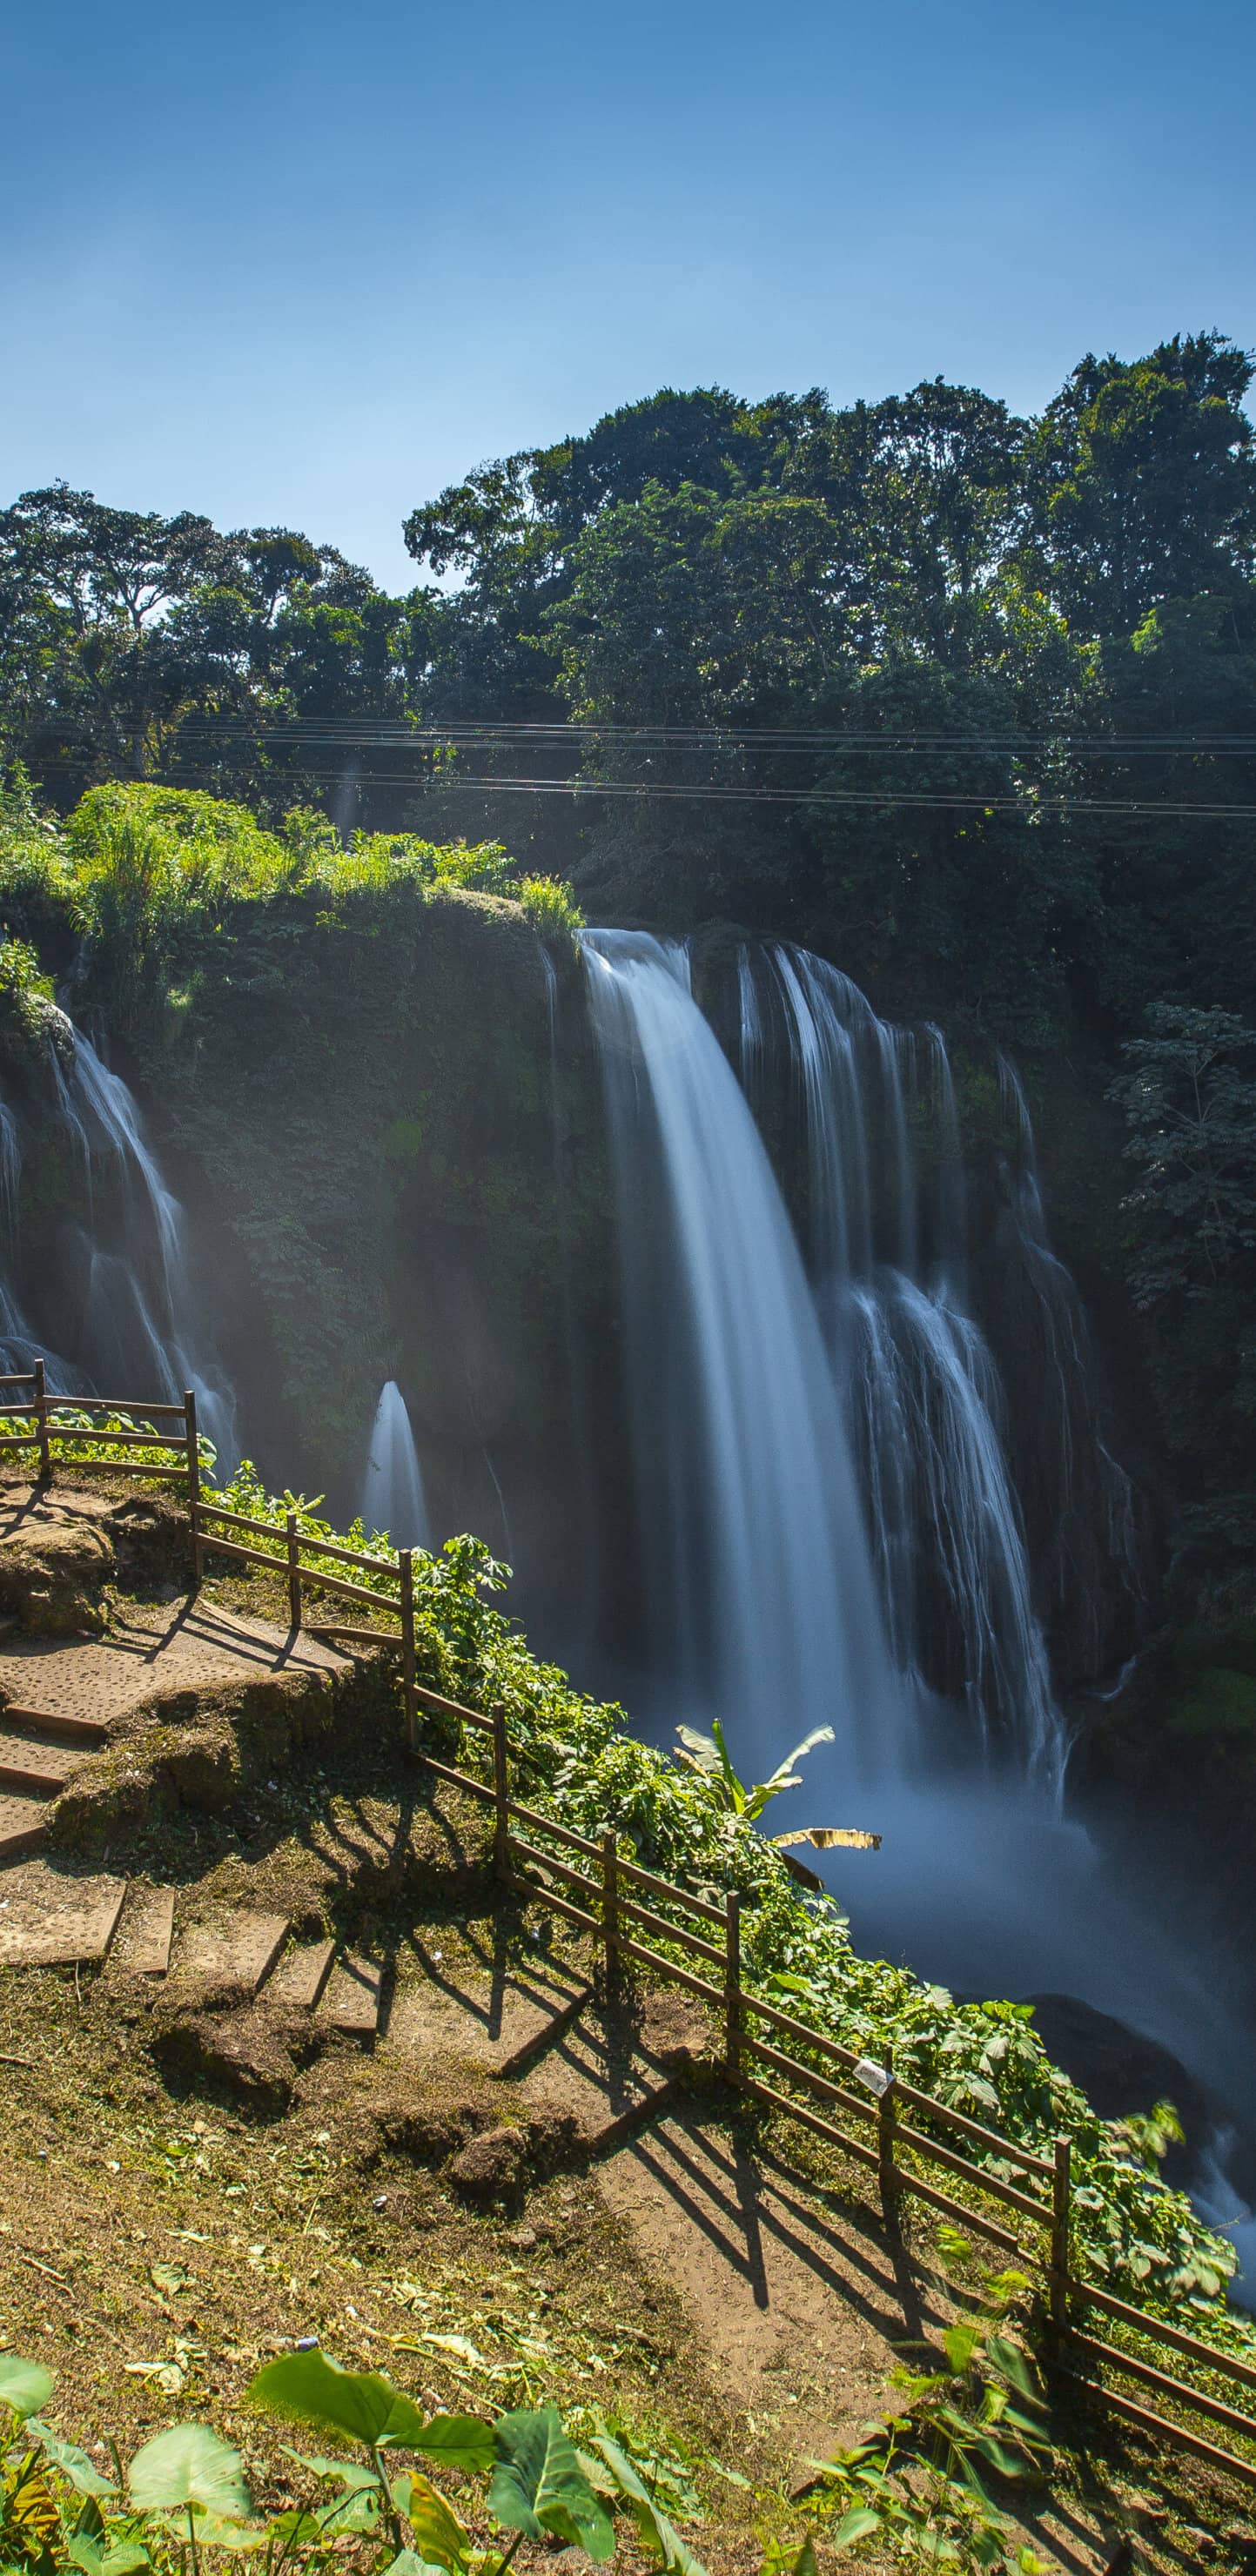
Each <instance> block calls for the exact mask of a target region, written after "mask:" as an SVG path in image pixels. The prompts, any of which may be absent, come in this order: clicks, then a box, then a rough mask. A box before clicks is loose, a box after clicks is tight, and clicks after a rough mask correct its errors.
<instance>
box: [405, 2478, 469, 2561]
mask: <svg viewBox="0 0 1256 2576" xmlns="http://www.w3.org/2000/svg"><path fill="white" fill-rule="evenodd" d="M406 2516H407V2519H408V2521H409V2523H410V2527H411V2529H412V2531H413V2533H414V2536H415V2539H416V2540H417V2542H418V2544H419V2548H420V2550H421V2551H422V2553H423V2557H424V2559H425V2560H426V2561H428V2563H429V2564H431V2563H434V2564H435V2565H436V2566H437V2567H446V2568H450V2569H455V2570H456V2569H459V2568H462V2567H465V2565H466V2562H467V2558H468V2555H469V2553H470V2546H471V2543H470V2536H469V2534H468V2533H467V2532H466V2531H465V2530H464V2528H463V2526H462V2524H461V2523H460V2522H459V2520H458V2516H457V2514H456V2513H455V2512H454V2511H453V2508H452V2506H450V2505H448V2504H447V2503H446V2502H445V2498H444V2496H443V2495H441V2494H440V2492H439V2490H438V2489H437V2488H436V2487H434V2486H433V2485H432V2483H431V2480H430V2479H429V2478H425V2477H421V2476H420V2475H419V2474H418V2472H417V2471H416V2472H415V2474H414V2475H413V2476H412V2478H411V2479H410V2499H409V2502H408V2504H407V2506H406Z"/></svg>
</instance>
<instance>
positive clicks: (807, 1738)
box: [676, 1717, 881, 1887]
mask: <svg viewBox="0 0 1256 2576" xmlns="http://www.w3.org/2000/svg"><path fill="white" fill-rule="evenodd" d="M833 1741H834V1737H833V1729H832V1727H831V1726H813V1727H812V1729H811V1733H810V1735H804V1737H803V1739H802V1742H801V1744H796V1745H795V1746H794V1749H793V1752H792V1753H787V1754H786V1756H785V1759H784V1761H783V1762H778V1763H777V1766H776V1769H775V1771H773V1773H772V1774H771V1777H770V1778H769V1779H767V1780H756V1781H754V1782H753V1783H750V1784H748V1783H747V1782H746V1781H744V1780H743V1779H742V1778H741V1777H740V1774H739V1773H738V1771H737V1770H736V1768H735V1765H734V1763H733V1758H732V1755H731V1754H730V1752H729V1749H728V1744H727V1742H726V1739H725V1735H724V1729H723V1727H722V1725H721V1724H720V1721H719V1719H718V1717H717V1718H714V1719H713V1720H712V1724H711V1732H710V1734H709V1735H703V1734H702V1733H701V1732H700V1731H699V1729H698V1728H697V1727H696V1726H678V1727H677V1729H676V1760H677V1761H678V1762H679V1763H680V1765H681V1767H682V1769H683V1770H686V1771H696V1772H698V1773H699V1774H700V1775H701V1777H702V1778H703V1779H705V1780H709V1781H710V1783H711V1785H712V1787H713V1788H714V1790H715V1793H716V1796H717V1797H718V1799H719V1802H720V1805H721V1806H722V1807H724V1808H726V1809H727V1812H728V1814H729V1815H730V1816H740V1817H741V1819H742V1821H743V1823H744V1824H747V1825H757V1824H758V1821H759V1818H760V1816H761V1815H762V1813H763V1810H764V1808H765V1807H766V1806H768V1805H769V1804H770V1802H771V1800H772V1799H773V1798H779V1797H781V1796H782V1795H783V1794H784V1792H785V1790H786V1789H800V1788H801V1787H802V1773H801V1772H800V1771H799V1770H798V1769H797V1767H796V1766H797V1764H798V1763H800V1762H802V1761H804V1760H805V1758H806V1756H807V1754H808V1753H810V1752H811V1751H812V1750H813V1748H814V1746H816V1745H817V1744H832V1742H833ZM765 1839H766V1840H767V1841H768V1842H770V1843H771V1845H772V1847H773V1850H774V1851H779V1852H780V1853H781V1855H782V1857H783V1859H784V1862H785V1866H786V1868H787V1870H788V1871H789V1872H790V1875H791V1877H793V1878H796V1879H797V1880H798V1881H799V1883H800V1885H802V1886H803V1887H822V1886H823V1884H824V1881H823V1880H822V1879H820V1878H817V1876H816V1873H815V1871H814V1870H813V1869H808V1867H807V1865H806V1863H805V1861H801V1860H796V1859H795V1857H794V1850H795V1847H796V1846H797V1844H799V1843H809V1844H810V1845H811V1848H812V1850H813V1851H833V1850H835V1849H836V1848H837V1847H838V1846H839V1845H840V1846H841V1847H842V1848H843V1849H845V1850H848V1851H879V1850H880V1848H881V1837H880V1835H879V1834H868V1833H863V1832H861V1831H859V1830H858V1829H857V1828H856V1827H854V1826H851V1825H802V1826H799V1827H797V1828H796V1830H795V1831H794V1832H793V1833H790V1834H768V1835H767V1836H766V1837H765Z"/></svg>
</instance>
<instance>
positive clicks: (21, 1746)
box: [0, 1726, 83, 1798]
mask: <svg viewBox="0 0 1256 2576" xmlns="http://www.w3.org/2000/svg"><path fill="white" fill-rule="evenodd" d="M82 1759H83V1753H82V1748H81V1747H80V1746H78V1745H69V1744H40V1743H37V1741H36V1739H35V1737H34V1736H33V1735H19V1734H16V1733H15V1732H14V1731H13V1729H12V1728H10V1727H7V1726H6V1727H0V1789H33V1790H34V1792H35V1794H36V1796H37V1797H43V1798H55V1797H57V1796H59V1794H60V1792H61V1790H62V1789H63V1788H64V1787H65V1784H66V1781H67V1780H68V1779H69V1777H70V1775H71V1773H72V1772H74V1771H77V1769H78V1767H79V1765H80V1763H81V1762H82Z"/></svg>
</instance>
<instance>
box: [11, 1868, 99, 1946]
mask: <svg viewBox="0 0 1256 2576" xmlns="http://www.w3.org/2000/svg"><path fill="white" fill-rule="evenodd" d="M125 1895H126V1880H125V1879H124V1878H62V1877H60V1876H59V1875H58V1873H57V1872H56V1871H55V1870H51V1869H48V1868H46V1867H44V1866H41V1865H39V1864H36V1865H34V1866H32V1867H30V1868H27V1869H23V1870H15V1871H13V1873H12V1874H11V1875H10V1876H7V1877H6V1878H5V1879H4V1880H3V1881H0V1965H3V1966H5V1967H10V1968H52V1967H71V1966H76V1965H80V1964H81V1965H83V1966H87V1965H90V1964H91V1963H93V1962H94V1961H96V1960H99V1959H103V1958H104V1957H105V1956H106V1955H107V1953H108V1949H109V1945H110V1942H111V1941H112V1939H113V1936H114V1933H115V1932H116V1930H117V1928H118V1917H119V1915H120V1914H121V1912H122V1904H123V1899H124V1897H125Z"/></svg>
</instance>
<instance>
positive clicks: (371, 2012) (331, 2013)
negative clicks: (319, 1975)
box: [321, 1951, 383, 2040]
mask: <svg viewBox="0 0 1256 2576" xmlns="http://www.w3.org/2000/svg"><path fill="white" fill-rule="evenodd" d="M382 1986H383V1970H382V1968H380V1967H378V1966H377V1965H376V1964H375V1962H374V1961H373V1960H371V1959H359V1958H354V1957H353V1956H352V1955H351V1954H350V1953H349V1952H348V1951H346V1952H345V1954H344V1957H343V1958H341V1959H340V1960H338V1962H337V1964H336V1966H335V1968H334V1969H333V1970H332V1974H331V1977H330V1979H329V1981H328V1986H327V1991H326V1993H325V1995H324V1997H323V2001H322V2006H321V2009H322V2011H323V2012H324V2013H325V2014H326V2016H327V2019H328V2020H329V2021H330V2022H334V2024H335V2027H336V2029H337V2030H343V2031H346V2032H347V2033H348V2034H349V2037H350V2038H351V2039H363V2040H372V2039H374V2037H375V2035H376V2032H377V2031H378V2029H379V2007H380V1996H381V1989H382Z"/></svg>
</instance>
